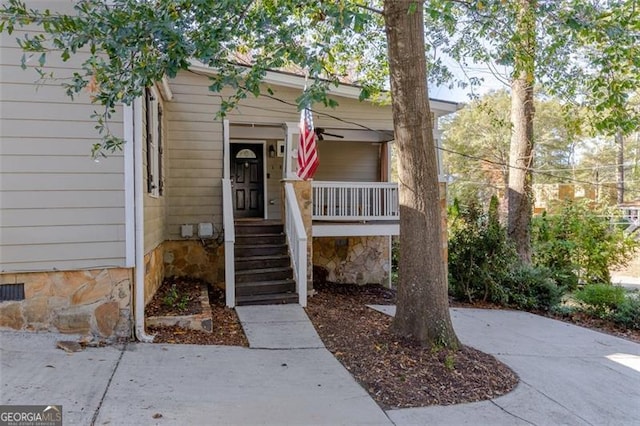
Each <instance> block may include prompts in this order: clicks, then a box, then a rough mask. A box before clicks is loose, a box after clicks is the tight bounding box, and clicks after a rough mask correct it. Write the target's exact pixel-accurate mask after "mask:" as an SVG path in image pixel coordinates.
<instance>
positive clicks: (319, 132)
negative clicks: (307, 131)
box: [314, 127, 344, 141]
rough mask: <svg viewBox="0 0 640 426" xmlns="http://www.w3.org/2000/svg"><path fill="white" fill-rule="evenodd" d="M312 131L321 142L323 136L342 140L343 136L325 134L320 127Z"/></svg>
mask: <svg viewBox="0 0 640 426" xmlns="http://www.w3.org/2000/svg"><path fill="white" fill-rule="evenodd" d="M314 131H315V132H316V136H317V137H318V139H319V140H321V141H322V140H324V135H327V136H333V137H334V138H340V139H344V136H342V135H336V134H335V133H329V132H325V130H324V128H322V127H316V128H315V129H314Z"/></svg>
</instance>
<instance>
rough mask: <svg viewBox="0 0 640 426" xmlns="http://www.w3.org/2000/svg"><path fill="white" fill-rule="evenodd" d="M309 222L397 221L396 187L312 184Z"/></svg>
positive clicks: (392, 184) (394, 184)
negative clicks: (310, 219)
mask: <svg viewBox="0 0 640 426" xmlns="http://www.w3.org/2000/svg"><path fill="white" fill-rule="evenodd" d="M311 185H312V187H313V211H312V219H313V220H328V221H330V220H335V221H338V220H342V221H362V220H398V219H399V218H400V208H399V199H398V185H397V184H396V183H391V182H321V181H317V182H316V181H314V182H312V183H311Z"/></svg>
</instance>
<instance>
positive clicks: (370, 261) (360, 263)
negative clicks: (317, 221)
mask: <svg viewBox="0 0 640 426" xmlns="http://www.w3.org/2000/svg"><path fill="white" fill-rule="evenodd" d="M313 265H314V266H320V267H322V268H324V269H325V270H326V272H327V278H326V279H327V280H328V281H331V282H336V283H341V284H381V285H385V286H386V285H388V283H389V274H390V272H391V253H390V252H389V237H316V238H314V239H313Z"/></svg>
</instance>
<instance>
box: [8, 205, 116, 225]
mask: <svg viewBox="0 0 640 426" xmlns="http://www.w3.org/2000/svg"><path fill="white" fill-rule="evenodd" d="M19 221H24V222H27V223H33V224H37V226H76V225H77V226H80V225H95V224H101V225H118V224H121V223H122V209H120V208H118V207H112V208H104V207H96V208H86V207H81V208H69V207H65V208H64V209H58V210H57V211H56V212H55V214H51V209H48V208H39V209H37V208H32V209H3V210H1V211H0V224H13V223H19Z"/></svg>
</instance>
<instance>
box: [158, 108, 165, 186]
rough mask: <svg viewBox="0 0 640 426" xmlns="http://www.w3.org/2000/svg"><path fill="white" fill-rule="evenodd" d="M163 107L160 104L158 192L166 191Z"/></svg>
mask: <svg viewBox="0 0 640 426" xmlns="http://www.w3.org/2000/svg"><path fill="white" fill-rule="evenodd" d="M162 142H163V141H162V107H161V106H160V105H158V194H159V195H162V194H163V193H164V179H163V176H162V175H163V173H162V159H163V157H164V147H163V146H162Z"/></svg>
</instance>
